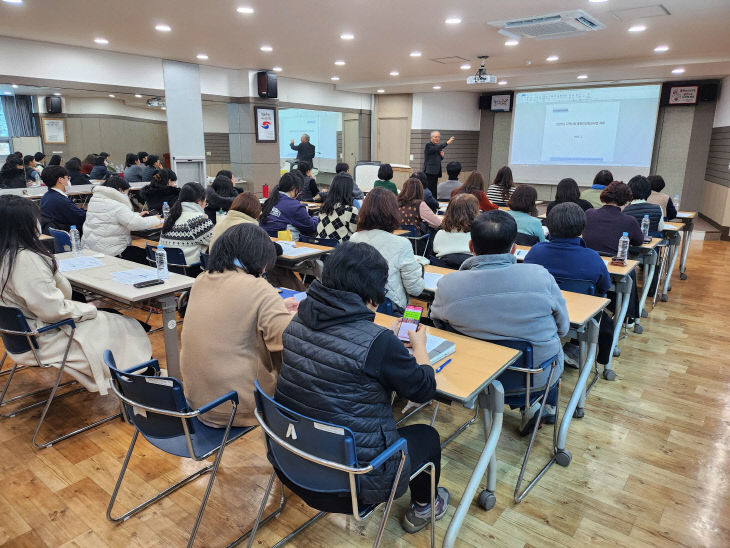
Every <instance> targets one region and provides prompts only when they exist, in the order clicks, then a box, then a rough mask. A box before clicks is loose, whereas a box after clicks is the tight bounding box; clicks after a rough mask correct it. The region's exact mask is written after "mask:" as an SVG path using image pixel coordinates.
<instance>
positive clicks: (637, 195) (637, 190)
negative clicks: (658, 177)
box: [624, 175, 664, 238]
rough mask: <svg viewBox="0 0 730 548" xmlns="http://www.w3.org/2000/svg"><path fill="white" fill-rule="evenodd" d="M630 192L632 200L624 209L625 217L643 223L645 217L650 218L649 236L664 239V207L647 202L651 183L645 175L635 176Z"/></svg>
mask: <svg viewBox="0 0 730 548" xmlns="http://www.w3.org/2000/svg"><path fill="white" fill-rule="evenodd" d="M629 190H631V196H632V200H631V203H630V204H629V205H627V206H626V207H625V208H624V215H631V216H632V217H633V218H634V219H636V220H637V221H639V227H641V221H642V220H643V219H644V215H648V216H649V236H652V237H654V238H662V237H663V234H662V230H664V212H663V211H662V207H661V206H660V205H657V204H652V203H649V202H647V201H646V200H647V199H648V198H649V196H650V195H651V183H650V182H649V180H648V179H647V178H646V177H644V176H643V175H635V176H634V177H632V178H631V180H630V181H629Z"/></svg>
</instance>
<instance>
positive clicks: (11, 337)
mask: <svg viewBox="0 0 730 548" xmlns="http://www.w3.org/2000/svg"><path fill="white" fill-rule="evenodd" d="M64 326H68V327H69V328H70V331H69V332H68V342H67V343H66V348H65V351H64V353H63V359H62V361H61V365H60V366H59V367H58V375H56V382H55V383H54V384H53V386H52V387H50V388H44V389H41V390H35V391H32V392H27V393H25V394H20V395H18V396H15V397H13V398H11V399H9V400H7V401H5V395H6V394H7V391H8V387H9V386H10V382H11V381H12V380H13V376H14V375H15V373H16V372H18V371H19V370H23V369H26V366H22V365H21V366H18V364H17V363H13V367H12V368H11V369H9V370H6V371H4V372H3V374H6V373H7V374H8V380H7V381H5V386H4V387H3V391H2V394H1V395H0V406H5V405H6V404H8V403H11V402H13V401H18V400H21V399H24V398H28V397H31V396H34V395H37V394H41V393H43V392H50V393H49V395H48V399H47V400H46V401H45V402H44V401H39V402H35V403H33V404H30V405H27V406H25V407H22V408H20V409H16V410H14V411H13V412H11V413H9V414H6V415H2V416H3V417H13V416H15V415H17V414H18V413H22V412H23V411H27V410H29V409H34V408H35V407H39V406H41V405H43V404H44V403H45V407H44V408H43V411H42V412H41V416H40V418H39V419H38V424H37V425H36V427H35V431H34V432H33V446H34V447H35V448H36V449H43V448H44V447H50V446H51V445H53V444H54V443H58V442H60V441H63V440H65V439H67V438H70V437H71V436H75V435H76V434H80V433H81V432H85V431H86V430H89V429H91V428H94V427H95V426H99V425H100V424H103V423H105V422H108V421H110V420H112V419H115V418H117V417H120V416H121V415H120V414H119V413H116V414H115V415H110V416H108V417H105V418H103V419H101V420H98V421H96V422H94V423H92V424H89V425H87V426H84V427H83V428H79V429H77V430H73V431H72V432H69V433H67V434H63V435H62V436H59V437H57V438H55V439H53V440H51V441H47V442H45V443H41V444H39V443H37V441H36V440H37V438H38V432H39V431H40V429H41V426H42V425H43V421H44V420H45V418H46V414H47V413H48V409H49V408H50V407H51V403H52V402H53V398H54V396H55V395H56V391H57V390H58V388H60V387H62V386H68V385H71V384H76V381H69V382H65V383H61V376H62V375H63V371H64V369H65V367H66V358H67V357H68V352H69V350H70V348H71V343H72V342H73V336H74V332H75V331H76V324H75V322H74V321H73V320H72V319H71V318H69V319H66V320H61V321H60V322H56V323H53V324H50V325H46V326H44V327H41V328H39V329H35V330H34V329H31V328H30V326H29V325H28V321H27V320H26V318H25V315H24V314H23V312H21V311H20V309H18V308H13V307H7V306H0V336H2V341H3V345H4V346H5V354H4V355H3V359H2V361H0V369H2V366H3V364H4V363H5V360H6V358H7V356H8V354H25V353H26V352H32V354H33V357H34V358H35V362H36V365H34V366H28V367H40V368H43V367H51V365H48V364H43V363H41V360H40V357H39V356H38V350H39V348H40V346H39V344H38V338H37V337H38V336H39V335H41V334H43V333H46V332H48V331H52V330H54V329H61V328H62V327H64ZM82 390H84V389H83V388H77V389H74V390H71V391H69V392H65V393H63V394H61V395H59V398H60V397H63V396H68V395H71V394H75V393H77V392H81V391H82Z"/></svg>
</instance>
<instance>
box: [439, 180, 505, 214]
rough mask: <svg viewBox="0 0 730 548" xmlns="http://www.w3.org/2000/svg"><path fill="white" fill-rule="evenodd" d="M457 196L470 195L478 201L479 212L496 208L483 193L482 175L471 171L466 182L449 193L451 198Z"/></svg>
mask: <svg viewBox="0 0 730 548" xmlns="http://www.w3.org/2000/svg"><path fill="white" fill-rule="evenodd" d="M458 194H471V195H473V196H474V197H475V198H476V199H477V200H478V201H479V210H480V211H491V210H492V209H497V208H498V206H497V205H496V204H494V203H492V201H491V200H490V199H489V198H488V197H487V194H486V193H485V192H484V175H482V174H481V173H480V172H478V171H472V172H471V173H470V174H469V176H468V177H467V178H466V182H464V184H463V185H461V186H460V187H459V188H457V189H455V190H453V191H452V192H451V197H452V198H453V197H454V196H456V195H458Z"/></svg>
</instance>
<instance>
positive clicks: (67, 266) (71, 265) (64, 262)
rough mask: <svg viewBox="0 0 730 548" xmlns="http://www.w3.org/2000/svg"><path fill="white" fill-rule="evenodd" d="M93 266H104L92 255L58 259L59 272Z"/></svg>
mask: <svg viewBox="0 0 730 548" xmlns="http://www.w3.org/2000/svg"><path fill="white" fill-rule="evenodd" d="M95 266H104V263H102V262H101V261H100V260H99V259H96V258H94V257H73V258H72V259H61V260H60V261H58V271H59V272H71V271H72V270H83V269H84V268H94V267H95Z"/></svg>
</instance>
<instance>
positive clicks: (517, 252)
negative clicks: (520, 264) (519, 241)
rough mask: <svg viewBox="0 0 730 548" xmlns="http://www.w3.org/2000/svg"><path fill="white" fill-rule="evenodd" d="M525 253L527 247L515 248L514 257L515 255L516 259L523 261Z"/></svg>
mask: <svg viewBox="0 0 730 548" xmlns="http://www.w3.org/2000/svg"><path fill="white" fill-rule="evenodd" d="M527 253H528V251H527V249H515V257H517V260H518V261H524V260H525V257H527Z"/></svg>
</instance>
